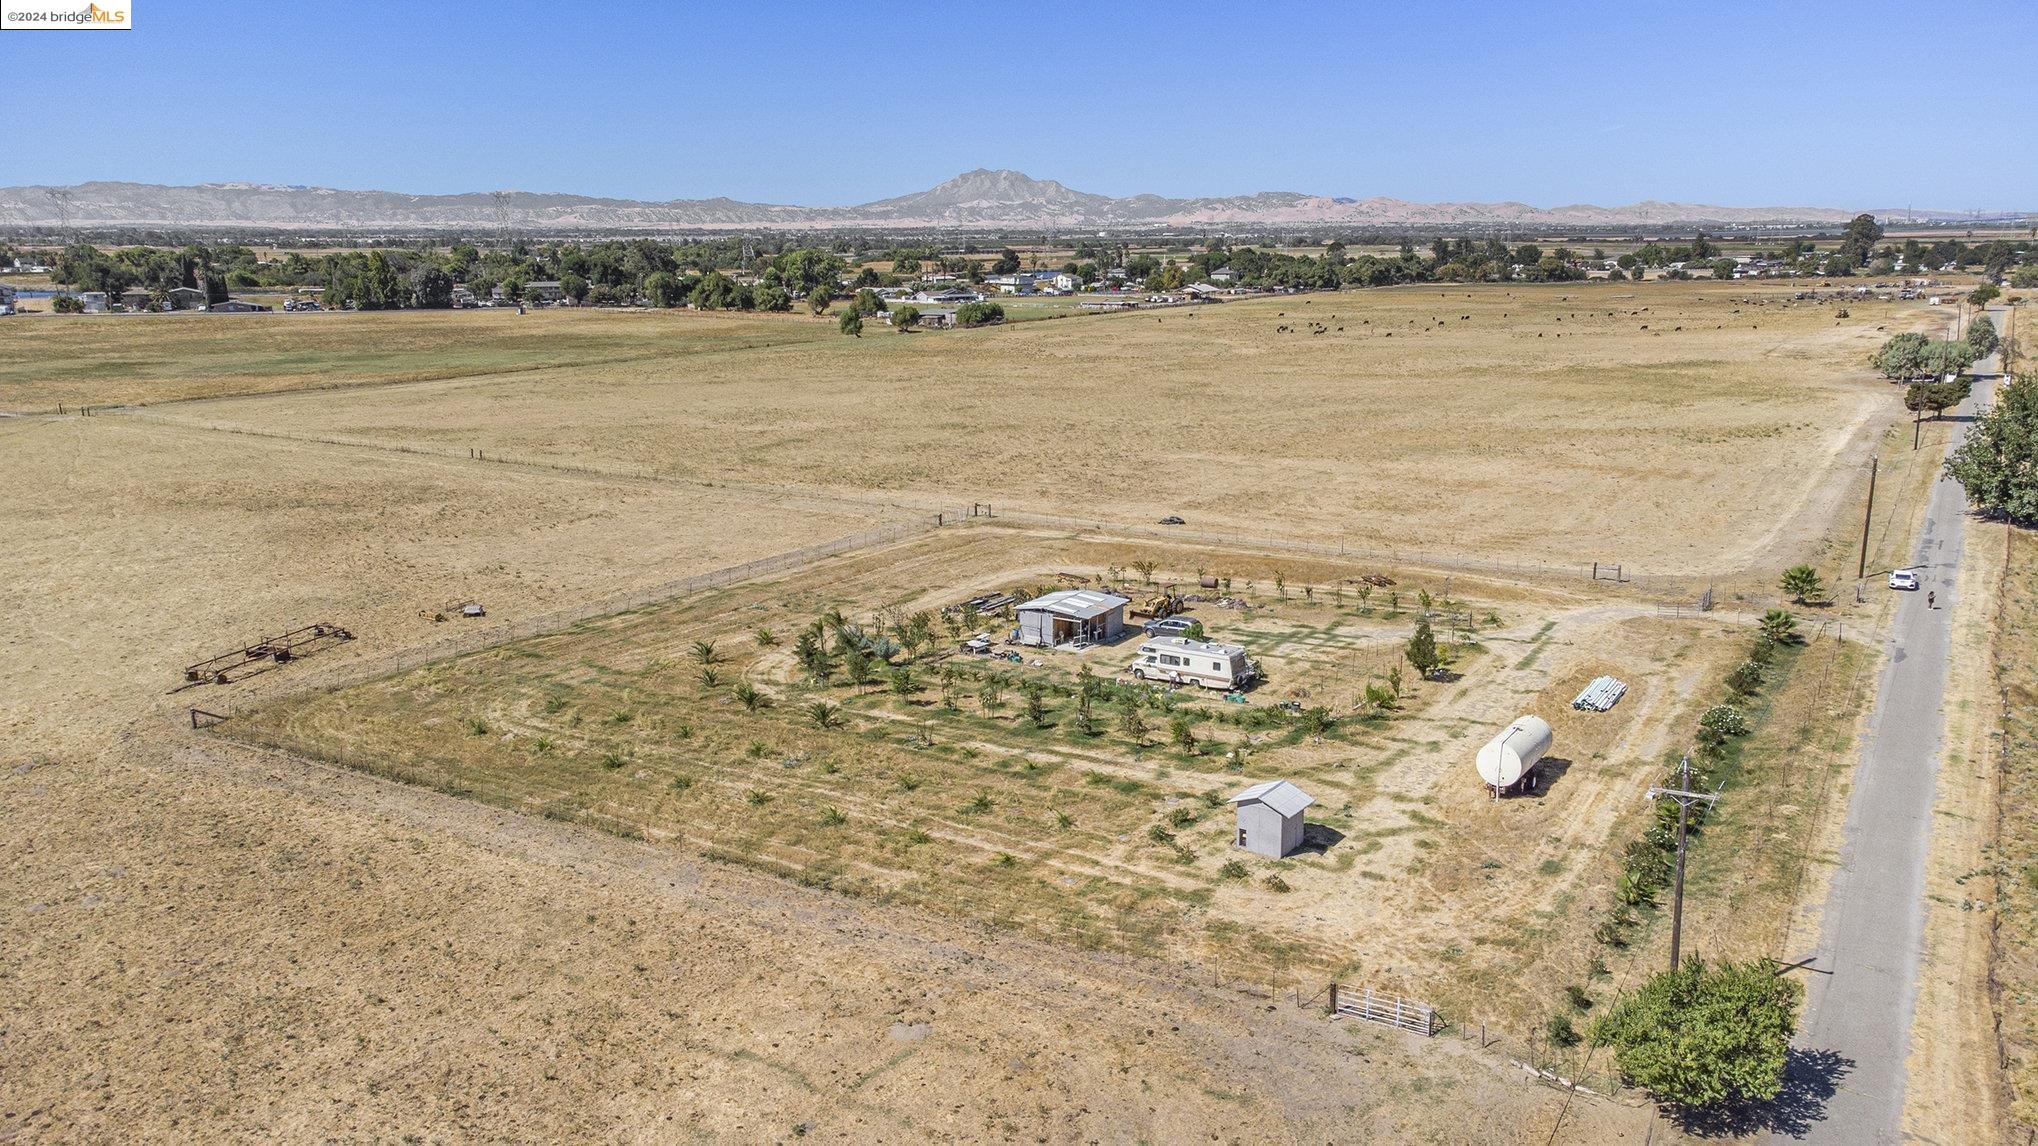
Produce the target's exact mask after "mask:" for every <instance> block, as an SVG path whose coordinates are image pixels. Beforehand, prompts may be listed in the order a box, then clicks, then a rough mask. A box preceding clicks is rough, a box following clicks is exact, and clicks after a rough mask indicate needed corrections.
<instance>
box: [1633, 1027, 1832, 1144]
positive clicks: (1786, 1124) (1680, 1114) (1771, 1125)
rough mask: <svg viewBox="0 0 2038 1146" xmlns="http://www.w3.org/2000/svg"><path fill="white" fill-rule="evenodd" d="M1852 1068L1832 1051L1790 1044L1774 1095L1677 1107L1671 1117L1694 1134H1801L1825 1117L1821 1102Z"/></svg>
mask: <svg viewBox="0 0 2038 1146" xmlns="http://www.w3.org/2000/svg"><path fill="white" fill-rule="evenodd" d="M1853 1069H1854V1060H1853V1059H1850V1058H1844V1057H1842V1056H1841V1055H1840V1054H1839V1053H1837V1052H1835V1051H1829V1050H1802V1049H1799V1048H1797V1047H1792V1048H1790V1054H1789V1056H1788V1057H1787V1058H1786V1059H1785V1060H1784V1064H1783V1089H1781V1090H1779V1091H1778V1092H1777V1094H1776V1097H1775V1098H1772V1099H1769V1100H1768V1101H1766V1102H1750V1103H1742V1104H1739V1105H1735V1106H1730V1107H1719V1108H1709V1109H1688V1110H1687V1109H1680V1110H1676V1111H1673V1112H1671V1115H1670V1117H1671V1119H1672V1120H1673V1121H1675V1122H1676V1123H1677V1125H1678V1128H1679V1129H1681V1130H1683V1131H1684V1132H1685V1133H1687V1134H1690V1135H1691V1136H1693V1137H1695V1138H1739V1137H1743V1136H1745V1135H1749V1134H1758V1133H1771V1134H1781V1135H1783V1136H1785V1137H1788V1138H1802V1137H1804V1136H1805V1135H1807V1134H1809V1133H1811V1130H1812V1127H1813V1126H1815V1125H1817V1124H1818V1123H1819V1122H1821V1121H1823V1120H1824V1118H1825V1116H1826V1104H1827V1103H1828V1102H1831V1101H1832V1099H1833V1095H1835V1094H1837V1093H1838V1092H1839V1090H1840V1080H1841V1079H1843V1078H1846V1077H1847V1075H1848V1073H1849V1072H1851V1071H1852V1070H1853Z"/></svg>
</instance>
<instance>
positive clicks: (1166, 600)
mask: <svg viewBox="0 0 2038 1146" xmlns="http://www.w3.org/2000/svg"><path fill="white" fill-rule="evenodd" d="M1186 608H1188V602H1187V601H1184V600H1183V599H1182V595H1181V594H1180V593H1177V592H1175V587H1174V586H1173V585H1169V586H1168V587H1167V588H1165V589H1162V590H1161V591H1160V592H1158V593H1155V594H1153V595H1152V596H1150V597H1147V598H1146V599H1145V600H1143V601H1138V602H1135V603H1134V604H1133V606H1132V608H1131V609H1130V610H1128V611H1129V612H1130V613H1131V614H1132V615H1133V616H1135V617H1151V618H1153V619H1154V620H1156V621H1158V620H1160V619H1162V618H1163V617H1172V616H1174V615H1175V614H1176V613H1179V612H1181V611H1182V610H1183V609H1186Z"/></svg>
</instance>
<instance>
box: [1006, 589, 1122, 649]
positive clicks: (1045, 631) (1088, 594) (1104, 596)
mask: <svg viewBox="0 0 2038 1146" xmlns="http://www.w3.org/2000/svg"><path fill="white" fill-rule="evenodd" d="M1130 604H1132V602H1131V601H1130V600H1129V599H1127V598H1125V597H1120V596H1118V595H1117V594H1116V593H1103V592H1099V591H1097V590H1095V589H1064V590H1062V591H1061V592H1059V593H1049V594H1047V595H1046V596H1045V597H1035V598H1034V599H1033V600H1031V601H1027V602H1025V603H1024V604H1022V605H1020V606H1019V609H1018V614H1019V637H1018V643H1019V644H1022V645H1033V646H1035V647H1037V648H1043V649H1048V648H1053V647H1054V646H1056V645H1066V644H1072V643H1074V642H1076V641H1085V642H1089V643H1092V644H1095V643H1100V642H1107V641H1115V640H1117V639H1118V638H1119V636H1120V635H1122V634H1123V633H1124V632H1125V606H1127V605H1130Z"/></svg>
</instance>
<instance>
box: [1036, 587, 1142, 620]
mask: <svg viewBox="0 0 2038 1146" xmlns="http://www.w3.org/2000/svg"><path fill="white" fill-rule="evenodd" d="M1130 604H1132V601H1131V600H1130V599H1128V598H1125V597H1120V596H1118V595H1117V594H1116V593H1099V592H1098V591H1097V590H1095V589H1063V590H1062V591H1060V592H1059V593H1049V594H1047V595H1046V596H1045V597H1035V598H1034V599H1032V600H1031V601H1028V602H1026V603H1025V604H1023V605H1020V606H1019V611H1020V612H1022V613H1053V614H1055V615H1056V616H1058V617H1074V618H1075V619H1077V620H1079V621H1087V620H1090V619H1091V618H1093V617H1101V616H1103V615H1104V614H1106V613H1108V612H1110V611H1111V610H1113V609H1122V608H1124V607H1125V606H1127V605H1130Z"/></svg>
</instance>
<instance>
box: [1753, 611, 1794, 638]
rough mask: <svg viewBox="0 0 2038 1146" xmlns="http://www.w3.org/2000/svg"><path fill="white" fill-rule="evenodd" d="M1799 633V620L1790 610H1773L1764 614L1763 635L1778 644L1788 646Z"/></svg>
mask: <svg viewBox="0 0 2038 1146" xmlns="http://www.w3.org/2000/svg"><path fill="white" fill-rule="evenodd" d="M1796 632H1797V618H1796V617H1793V616H1791V615H1790V610H1789V609H1771V610H1769V611H1768V612H1766V613H1764V614H1762V635H1763V636H1765V637H1768V638H1769V639H1770V640H1772V641H1775V642H1776V643H1777V644H1779V645H1781V644H1787V643H1788V642H1789V641H1790V640H1791V639H1792V638H1793V637H1794V636H1795V635H1796Z"/></svg>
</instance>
